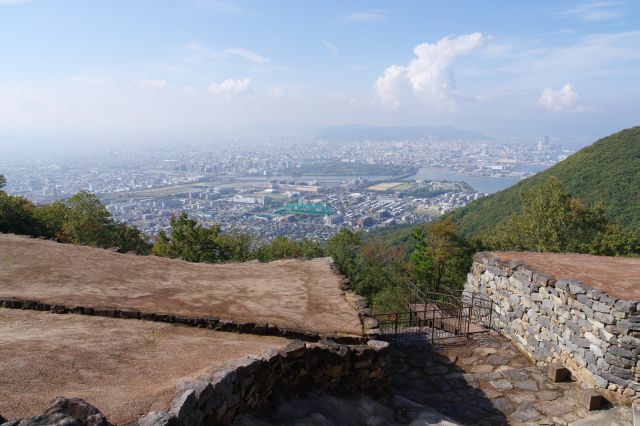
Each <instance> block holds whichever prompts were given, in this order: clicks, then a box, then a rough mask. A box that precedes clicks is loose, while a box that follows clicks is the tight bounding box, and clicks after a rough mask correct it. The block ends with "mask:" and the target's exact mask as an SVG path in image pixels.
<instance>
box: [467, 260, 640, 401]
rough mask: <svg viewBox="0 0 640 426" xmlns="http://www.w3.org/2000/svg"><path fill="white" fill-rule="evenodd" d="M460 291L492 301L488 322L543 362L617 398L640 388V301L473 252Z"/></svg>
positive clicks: (638, 392) (625, 398) (636, 393)
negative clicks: (555, 363) (557, 365)
mask: <svg viewBox="0 0 640 426" xmlns="http://www.w3.org/2000/svg"><path fill="white" fill-rule="evenodd" d="M465 293H468V294H469V293H481V294H484V295H486V296H488V297H489V298H490V299H491V300H492V301H493V302H494V303H493V306H494V311H493V318H492V326H493V329H494V330H497V331H499V332H500V333H501V334H503V335H505V336H507V337H509V338H511V339H512V340H513V341H514V342H515V343H516V344H517V345H518V346H519V347H520V348H521V349H522V350H524V351H525V352H526V353H528V354H529V355H530V356H531V357H532V358H533V359H534V360H536V361H538V362H540V363H548V362H552V361H559V362H561V363H562V364H564V365H565V366H566V367H567V368H569V369H570V370H571V372H572V374H573V376H574V378H576V379H577V380H578V381H581V382H583V383H584V384H585V385H587V386H594V387H596V388H598V389H599V390H601V391H602V392H603V393H604V394H605V396H606V397H607V398H608V399H610V400H611V401H612V402H614V403H626V404H628V403H630V402H631V400H633V399H636V398H638V397H639V396H640V383H639V381H640V361H639V359H640V302H638V301H631V300H624V299H616V298H615V297H612V296H610V295H609V294H607V293H605V292H604V291H601V290H598V289H595V288H591V287H590V286H588V285H586V284H584V283H582V282H580V281H577V280H556V279H555V278H554V277H552V276H548V275H544V274H542V273H541V272H538V271H534V270H533V269H532V268H530V267H528V266H527V265H525V264H523V263H522V262H517V261H502V260H499V259H496V258H495V257H494V256H493V255H492V254H491V253H477V254H476V255H475V256H474V263H473V266H472V268H471V273H470V274H469V275H468V280H467V283H466V284H465Z"/></svg>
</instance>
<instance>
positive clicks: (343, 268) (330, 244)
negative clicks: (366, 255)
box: [324, 228, 364, 278]
mask: <svg viewBox="0 0 640 426" xmlns="http://www.w3.org/2000/svg"><path fill="white" fill-rule="evenodd" d="M363 244H364V241H363V239H362V234H361V233H359V232H353V231H350V230H348V229H346V228H342V229H341V230H340V231H339V232H338V233H337V234H336V235H334V236H333V237H331V238H329V239H328V240H327V242H326V243H325V245H324V247H325V252H326V254H327V256H331V257H332V258H333V261H334V262H335V264H336V267H337V268H338V270H339V271H340V272H341V273H342V274H344V275H345V276H347V277H349V278H351V277H352V276H354V275H355V274H357V273H358V270H359V268H360V258H359V252H360V249H361V247H362V245H363Z"/></svg>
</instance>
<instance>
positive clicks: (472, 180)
mask: <svg viewBox="0 0 640 426" xmlns="http://www.w3.org/2000/svg"><path fill="white" fill-rule="evenodd" d="M545 168H546V167H545V166H527V167H526V171H530V172H539V171H541V170H544V169H545ZM523 169H524V167H523V168H518V169H516V170H518V171H524V170H523ZM409 179H412V180H414V179H422V180H448V181H458V182H459V181H464V182H467V183H468V184H469V185H471V187H472V188H473V189H475V190H476V191H478V192H486V193H489V194H491V193H494V192H498V191H502V190H503V189H506V188H508V187H510V186H511V185H515V184H516V183H518V182H519V181H520V179H518V178H506V177H505V178H498V177H489V176H469V175H465V174H462V173H459V172H456V171H454V170H449V169H443V168H440V167H431V166H425V167H421V168H420V169H419V170H418V172H417V173H416V174H415V175H413V176H411V177H409Z"/></svg>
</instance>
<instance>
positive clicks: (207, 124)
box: [0, 0, 640, 144]
mask: <svg viewBox="0 0 640 426" xmlns="http://www.w3.org/2000/svg"><path fill="white" fill-rule="evenodd" d="M638 9H639V7H638V4H636V3H634V2H630V1H597V2H562V3H556V2H518V4H513V3H512V2H490V3H482V5H480V4H476V3H473V2H459V3H456V4H453V5H448V6H445V5H433V4H426V3H424V4H423V3H421V2H413V3H403V4H402V5H398V4H394V3H393V2H384V1H377V2H362V1H356V2H349V3H343V2H322V3H306V4H304V5H300V4H295V3H293V2H284V1H281V2H269V3H268V4H267V3H262V2H255V1H213V0H193V1H185V2H176V1H163V2H151V1H137V2H119V1H113V2H109V3H103V4H97V3H84V2H79V1H57V2H51V1H44V0H31V1H30V0H1V1H0V53H1V54H2V57H3V62H4V63H5V64H9V66H5V67H2V69H0V144H9V143H11V142H12V141H15V140H19V141H21V142H20V143H23V141H33V140H37V141H38V142H39V143H45V144H46V143H48V142H49V143H54V142H58V141H60V140H61V139H65V138H68V139H76V140H81V141H87V142H91V141H94V140H101V141H105V140H106V141H107V142H109V141H111V140H112V141H114V142H122V141H123V140H128V139H131V138H143V139H148V140H153V138H157V137H163V138H167V139H171V138H176V139H180V140H184V141H188V140H189V139H194V138H207V137H216V136H230V135H238V136H242V135H245V134H260V133H261V132H285V131H286V132H292V131H306V130H309V129H313V128H317V127H322V126H331V125H344V124H351V123H359V124H375V125H398V126H408V125H427V126H432V125H443V124H444V125H451V126H455V127H458V128H461V129H465V130H472V131H478V132H481V133H483V134H485V135H488V136H497V137H515V136H532V135H538V136H542V135H546V134H551V135H557V136H560V137H574V138H583V139H587V140H590V141H593V140H595V139H596V138H597V137H600V136H604V135H606V134H608V133H611V132H613V131H616V130H619V129H621V128H625V127H630V126H632V125H634V124H637V121H636V120H637V118H636V117H635V116H634V112H635V111H636V110H637V109H638V107H639V106H640V101H638V99H640V96H638V95H639V94H640V93H638V92H639V91H640V85H639V84H638V83H639V82H640V81H639V80H640V74H639V73H638V72H637V70H638V69H640V68H639V66H640V51H638V49H637V46H638V45H640V26H639V25H638Z"/></svg>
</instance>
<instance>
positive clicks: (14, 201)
mask: <svg viewBox="0 0 640 426" xmlns="http://www.w3.org/2000/svg"><path fill="white" fill-rule="evenodd" d="M2 183H3V184H4V183H6V180H5V179H4V177H2ZM0 232H5V233H15V234H21V235H31V236H35V237H46V238H55V239H57V240H58V241H60V242H63V243H71V244H81V245H90V246H96V247H103V248H110V247H118V248H119V249H120V250H121V251H124V252H128V251H134V252H136V253H138V254H148V253H149V251H150V246H149V243H148V242H147V240H146V237H145V236H144V235H143V234H142V233H141V232H140V230H138V229H137V228H135V227H133V226H130V225H127V224H124V223H117V222H115V221H114V220H113V218H112V217H111V214H110V213H109V211H108V210H107V209H106V208H105V207H104V205H102V203H100V200H98V198H97V197H96V196H95V195H94V194H91V193H89V192H86V191H81V192H78V193H77V194H75V195H73V196H72V197H70V198H69V199H67V200H64V201H56V202H53V203H49V204H44V205H41V206H37V205H35V204H33V203H32V202H31V201H29V200H27V199H26V198H24V197H20V196H14V195H9V194H7V193H6V192H4V191H0Z"/></svg>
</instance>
